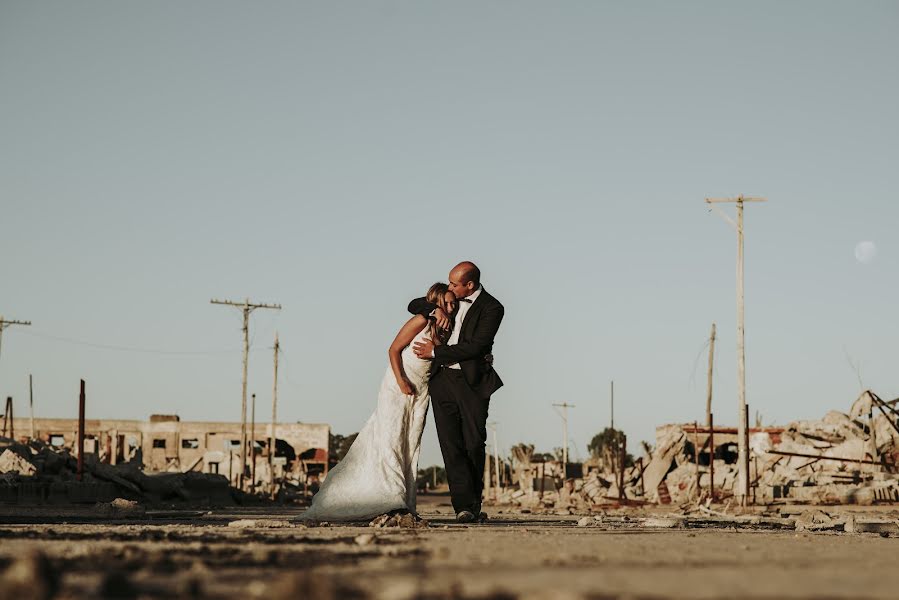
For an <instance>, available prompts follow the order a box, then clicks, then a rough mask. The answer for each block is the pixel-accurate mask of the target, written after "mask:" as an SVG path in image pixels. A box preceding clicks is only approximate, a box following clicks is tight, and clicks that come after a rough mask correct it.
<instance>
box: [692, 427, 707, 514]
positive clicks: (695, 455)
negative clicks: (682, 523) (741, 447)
mask: <svg viewBox="0 0 899 600" xmlns="http://www.w3.org/2000/svg"><path fill="white" fill-rule="evenodd" d="M710 414H711V413H710ZM706 420H708V415H706ZM693 464H695V465H696V498H697V499H699V496H700V494H701V492H702V489H701V488H700V487H699V424H698V423H697V422H696V421H693Z"/></svg>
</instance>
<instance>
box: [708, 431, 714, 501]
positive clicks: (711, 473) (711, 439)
mask: <svg viewBox="0 0 899 600" xmlns="http://www.w3.org/2000/svg"><path fill="white" fill-rule="evenodd" d="M709 498H711V499H712V502H715V415H713V414H711V413H710V414H709Z"/></svg>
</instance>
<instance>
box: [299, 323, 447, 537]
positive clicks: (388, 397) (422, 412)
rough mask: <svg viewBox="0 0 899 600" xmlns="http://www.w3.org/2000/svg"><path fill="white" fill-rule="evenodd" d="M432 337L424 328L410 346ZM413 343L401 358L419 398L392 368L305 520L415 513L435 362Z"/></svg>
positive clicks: (350, 518)
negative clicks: (404, 387)
mask: <svg viewBox="0 0 899 600" xmlns="http://www.w3.org/2000/svg"><path fill="white" fill-rule="evenodd" d="M428 335H429V328H428V327H427V326H426V327H425V328H424V329H422V331H421V332H419V333H418V335H416V336H415V339H414V340H413V341H412V344H414V343H415V342H418V341H419V340H421V339H422V338H424V337H426V336H428ZM412 344H410V345H409V346H407V347H406V348H405V349H404V350H403V353H402V358H403V369H404V370H405V371H406V376H407V377H408V378H409V381H411V382H412V385H413V386H415V391H416V394H415V396H404V395H403V393H402V392H401V391H400V389H399V386H397V383H396V378H395V377H394V375H393V370H392V369H391V368H390V367H389V366H388V367H387V373H385V374H384V379H383V380H382V381H381V389H380V391H379V392H378V406H377V408H376V409H375V412H374V414H373V415H372V416H371V417H370V418H369V419H368V422H366V424H365V426H364V427H362V430H361V431H360V432H359V435H358V436H357V437H356V440H355V441H354V442H353V445H352V446H351V447H350V450H349V452H347V454H346V456H345V457H344V459H343V460H342V461H340V462H339V463H338V464H337V466H336V467H334V468H333V469H331V471H330V472H329V473H328V476H327V477H325V481H324V483H323V484H322V486H321V489H319V491H318V493H317V494H316V495H315V496H314V497H313V499H312V506H310V507H309V509H308V510H307V511H306V512H304V513H303V514H302V515H301V517H300V518H301V519H314V520H317V521H352V520H362V519H369V518H372V517H376V516H378V515H382V514H384V513H387V512H390V511H392V510H397V509H399V510H409V511H411V512H413V513H414V512H415V492H416V489H415V488H416V486H415V480H416V475H417V472H418V454H419V451H420V449H421V434H422V432H423V431H424V426H425V418H426V417H427V415H428V403H429V397H428V376H429V372H430V368H431V361H429V360H422V359H420V358H418V357H417V356H415V353H414V352H412Z"/></svg>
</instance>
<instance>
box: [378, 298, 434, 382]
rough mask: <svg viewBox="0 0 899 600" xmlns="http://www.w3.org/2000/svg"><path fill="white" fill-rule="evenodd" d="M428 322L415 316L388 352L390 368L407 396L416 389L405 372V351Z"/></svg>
mask: <svg viewBox="0 0 899 600" xmlns="http://www.w3.org/2000/svg"><path fill="white" fill-rule="evenodd" d="M427 322H428V320H427V319H426V318H425V317H423V316H422V315H415V316H414V317H412V318H411V319H409V320H408V321H406V324H405V325H403V327H402V328H401V329H400V331H399V333H397V334H396V338H394V340H393V343H392V344H390V348H389V349H388V350H387V355H388V356H389V357H390V368H391V369H392V370H393V376H394V377H396V383H397V385H398V386H399V387H400V391H401V392H403V393H404V394H406V395H407V396H411V395H413V394H415V387H414V386H413V385H412V382H410V381H409V378H408V377H406V372H405V371H404V370H403V358H402V353H403V349H404V348H405V347H406V346H408V345H409V344H411V343H412V340H413V339H415V336H416V335H418V333H419V332H420V331H421V330H422V329H424V327H425V324H426V323H427Z"/></svg>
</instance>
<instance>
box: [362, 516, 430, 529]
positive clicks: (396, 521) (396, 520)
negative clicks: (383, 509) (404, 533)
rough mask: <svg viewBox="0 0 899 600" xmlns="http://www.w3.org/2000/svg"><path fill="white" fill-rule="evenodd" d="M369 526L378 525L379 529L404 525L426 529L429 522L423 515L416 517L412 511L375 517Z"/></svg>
mask: <svg viewBox="0 0 899 600" xmlns="http://www.w3.org/2000/svg"><path fill="white" fill-rule="evenodd" d="M368 526H369V527H377V528H379V529H382V528H385V527H402V528H404V529H426V528H427V527H428V522H427V521H425V520H424V519H422V518H421V517H416V516H415V515H413V514H412V513H397V514H386V515H381V516H379V517H375V518H374V519H373V520H372V522H371V523H369V524H368Z"/></svg>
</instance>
